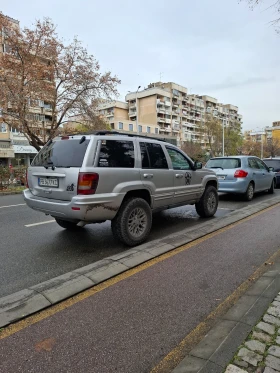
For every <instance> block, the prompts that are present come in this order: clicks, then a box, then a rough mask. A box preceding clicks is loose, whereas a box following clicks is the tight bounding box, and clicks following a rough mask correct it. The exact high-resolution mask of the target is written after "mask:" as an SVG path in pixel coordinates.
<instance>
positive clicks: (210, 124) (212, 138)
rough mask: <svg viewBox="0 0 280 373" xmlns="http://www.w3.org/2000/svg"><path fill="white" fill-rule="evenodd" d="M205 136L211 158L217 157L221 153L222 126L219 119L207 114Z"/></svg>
mask: <svg viewBox="0 0 280 373" xmlns="http://www.w3.org/2000/svg"><path fill="white" fill-rule="evenodd" d="M204 130H205V132H204V133H205V135H206V137H207V140H208V144H209V150H210V156H211V157H213V156H216V155H218V154H219V152H220V151H221V141H222V125H221V122H220V121H219V119H218V118H215V117H214V116H213V115H212V114H207V115H206V116H205V121H204Z"/></svg>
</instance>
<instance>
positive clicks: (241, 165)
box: [205, 155, 276, 201]
mask: <svg viewBox="0 0 280 373" xmlns="http://www.w3.org/2000/svg"><path fill="white" fill-rule="evenodd" d="M205 167H206V168H208V169H214V170H215V172H216V174H217V177H218V180H219V192H225V193H237V194H243V196H244V198H245V199H246V200H247V201H251V200H252V199H253V196H254V193H255V192H261V191H264V190H268V192H269V193H274V188H275V185H276V177H275V173H274V172H273V171H272V169H269V167H268V166H267V165H266V164H265V163H264V162H263V161H262V160H261V159H260V158H257V157H251V156H239V155H238V156H230V157H217V158H211V159H209V161H208V162H207V163H206V166H205Z"/></svg>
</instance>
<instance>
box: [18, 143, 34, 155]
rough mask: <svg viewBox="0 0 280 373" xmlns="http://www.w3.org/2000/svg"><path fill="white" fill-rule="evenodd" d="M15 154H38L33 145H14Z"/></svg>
mask: <svg viewBox="0 0 280 373" xmlns="http://www.w3.org/2000/svg"><path fill="white" fill-rule="evenodd" d="M13 149H14V152H15V154H19V153H20V154H37V153H38V152H37V150H36V149H35V148H34V146H31V145H13Z"/></svg>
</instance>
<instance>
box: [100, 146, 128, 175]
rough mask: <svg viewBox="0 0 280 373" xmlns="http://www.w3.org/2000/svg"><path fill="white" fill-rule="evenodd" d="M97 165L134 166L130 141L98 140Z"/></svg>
mask: <svg viewBox="0 0 280 373" xmlns="http://www.w3.org/2000/svg"><path fill="white" fill-rule="evenodd" d="M100 141H101V148H100V153H99V159H98V167H118V168H134V158H135V157H134V145H133V142H132V141H121V140H100Z"/></svg>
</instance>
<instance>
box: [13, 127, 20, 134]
mask: <svg viewBox="0 0 280 373" xmlns="http://www.w3.org/2000/svg"><path fill="white" fill-rule="evenodd" d="M11 132H12V133H19V131H18V129H17V128H15V127H11Z"/></svg>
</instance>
